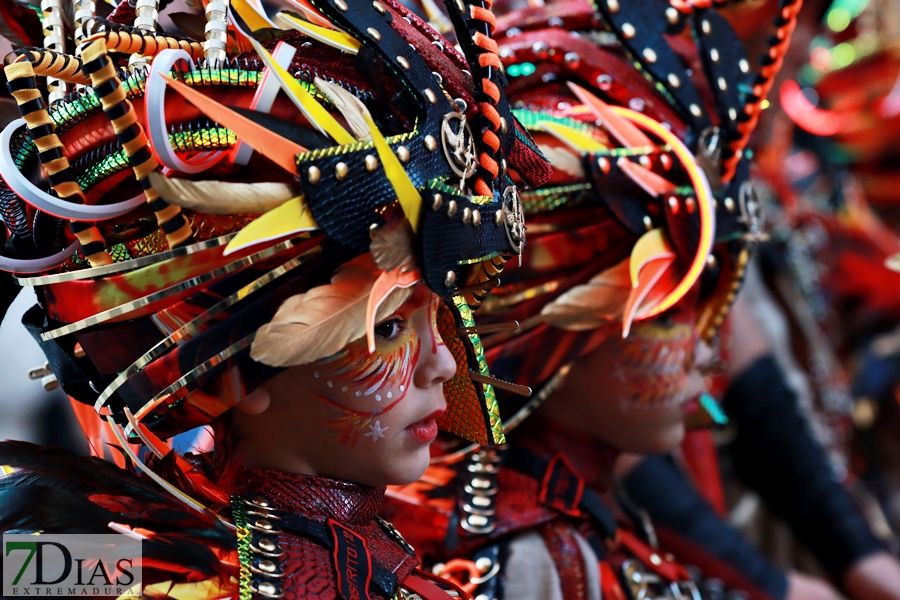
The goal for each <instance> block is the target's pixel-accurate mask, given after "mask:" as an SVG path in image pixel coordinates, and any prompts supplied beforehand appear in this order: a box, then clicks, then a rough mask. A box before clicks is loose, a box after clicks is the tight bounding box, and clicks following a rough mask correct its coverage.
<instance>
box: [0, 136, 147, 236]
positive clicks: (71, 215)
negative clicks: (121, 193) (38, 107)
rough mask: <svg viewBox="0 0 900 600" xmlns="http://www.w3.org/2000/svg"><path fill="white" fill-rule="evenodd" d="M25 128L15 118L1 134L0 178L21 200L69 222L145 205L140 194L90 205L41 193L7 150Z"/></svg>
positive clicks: (115, 214)
mask: <svg viewBox="0 0 900 600" xmlns="http://www.w3.org/2000/svg"><path fill="white" fill-rule="evenodd" d="M24 126H25V119H16V120H15V121H12V122H11V123H10V124H9V125H7V126H6V128H5V129H4V130H3V132H2V133H0V176H2V177H3V179H4V180H5V181H6V184H7V186H9V189H11V190H12V191H13V192H14V193H15V194H16V196H18V197H19V198H21V199H22V200H23V201H25V202H27V203H28V204H30V205H31V206H33V207H34V208H36V209H38V210H40V211H42V212H45V213H47V214H49V215H53V216H54V217H58V218H60V219H66V220H68V221H106V220H107V219H113V218H115V217H120V216H122V215H124V214H126V213H129V212H131V211H132V210H134V209H135V208H137V207H138V206H141V205H142V204H144V203H145V199H144V195H143V193H141V195H139V196H135V197H134V198H132V199H131V200H123V201H122V202H114V203H113V204H101V205H93V204H76V203H74V202H68V201H66V200H62V199H60V198H57V197H55V196H51V195H50V194H48V193H47V192H45V191H43V190H41V189H40V188H39V187H37V186H36V185H34V184H33V183H31V181H29V180H28V178H27V177H25V176H24V175H22V173H21V172H20V171H19V169H18V168H17V167H16V164H15V163H14V162H13V158H12V153H11V152H9V151H8V149H9V147H10V142H11V141H12V137H13V135H15V134H16V133H18V132H19V130H20V129H21V128H23V127H24Z"/></svg>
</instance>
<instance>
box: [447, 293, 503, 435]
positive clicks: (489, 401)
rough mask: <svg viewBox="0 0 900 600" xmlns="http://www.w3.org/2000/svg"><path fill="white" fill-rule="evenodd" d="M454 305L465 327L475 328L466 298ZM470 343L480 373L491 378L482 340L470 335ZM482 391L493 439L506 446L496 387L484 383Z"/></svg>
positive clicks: (455, 302)
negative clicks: (495, 391)
mask: <svg viewBox="0 0 900 600" xmlns="http://www.w3.org/2000/svg"><path fill="white" fill-rule="evenodd" d="M453 304H455V305H456V309H457V310H458V311H459V315H460V317H461V318H462V321H463V327H475V319H474V318H473V317H472V309H471V308H469V304H468V303H467V302H466V299H465V297H464V296H453ZM468 337H469V341H470V342H471V343H472V349H473V350H474V352H475V360H476V362H477V364H478V372H479V373H481V374H482V375H484V376H485V377H490V375H491V371H490V369H488V364H487V359H486V358H485V356H484V347H483V346H482V345H481V338H480V337H478V335H477V334H470V335H469V336H468ZM481 389H482V391H483V392H484V404H485V408H486V409H487V413H488V420H489V422H490V428H491V437H492V438H493V443H495V444H505V443H506V436H504V435H503V422H502V421H501V420H500V405H499V404H498V403H497V396H496V394H495V393H494V386H492V385H490V384H489V383H482V384H481Z"/></svg>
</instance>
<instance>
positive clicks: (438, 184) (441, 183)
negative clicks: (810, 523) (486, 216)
mask: <svg viewBox="0 0 900 600" xmlns="http://www.w3.org/2000/svg"><path fill="white" fill-rule="evenodd" d="M447 181H449V178H447V177H439V178H437V179H432V180H431V181H430V182H429V183H428V187H429V188H431V189H433V190H437V191H439V192H444V193H445V194H453V195H456V196H465V194H463V193H462V192H461V191H460V189H459V188H458V187H456V186H453V185H448V184H447ZM457 181H458V180H457ZM468 199H469V200H470V201H471V202H472V204H490V203H491V202H493V201H494V198H493V197H492V196H474V195H473V196H469V197H468ZM478 260H481V259H480V258H479V259H477V260H474V261H472V262H478Z"/></svg>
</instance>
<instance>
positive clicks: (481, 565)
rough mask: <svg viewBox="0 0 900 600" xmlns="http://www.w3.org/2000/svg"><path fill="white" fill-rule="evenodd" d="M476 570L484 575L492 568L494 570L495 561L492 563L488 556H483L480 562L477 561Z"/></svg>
mask: <svg viewBox="0 0 900 600" xmlns="http://www.w3.org/2000/svg"><path fill="white" fill-rule="evenodd" d="M475 568H476V569H478V570H479V571H481V574H482V575H484V574H485V573H487V572H488V571H490V570H491V569H492V568H494V561H492V560H491V559H490V558H488V557H487V556H482V557H481V558H479V559H478V560H476V561H475Z"/></svg>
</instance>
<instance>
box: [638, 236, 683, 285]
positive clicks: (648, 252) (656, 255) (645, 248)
mask: <svg viewBox="0 0 900 600" xmlns="http://www.w3.org/2000/svg"><path fill="white" fill-rule="evenodd" d="M674 257H675V251H674V250H673V249H672V245H671V244H670V243H669V240H668V239H667V238H666V235H665V233H663V230H662V229H660V228H658V227H657V228H656V229H651V230H650V231H648V232H647V233H645V234H644V235H642V236H641V239H639V240H638V241H637V243H636V244H635V245H634V248H632V250H631V261H630V265H629V271H630V275H631V286H632V287H637V285H638V273H640V270H641V268H642V267H643V266H644V265H646V264H647V263H648V262H650V261H651V260H657V259H660V258H674Z"/></svg>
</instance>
